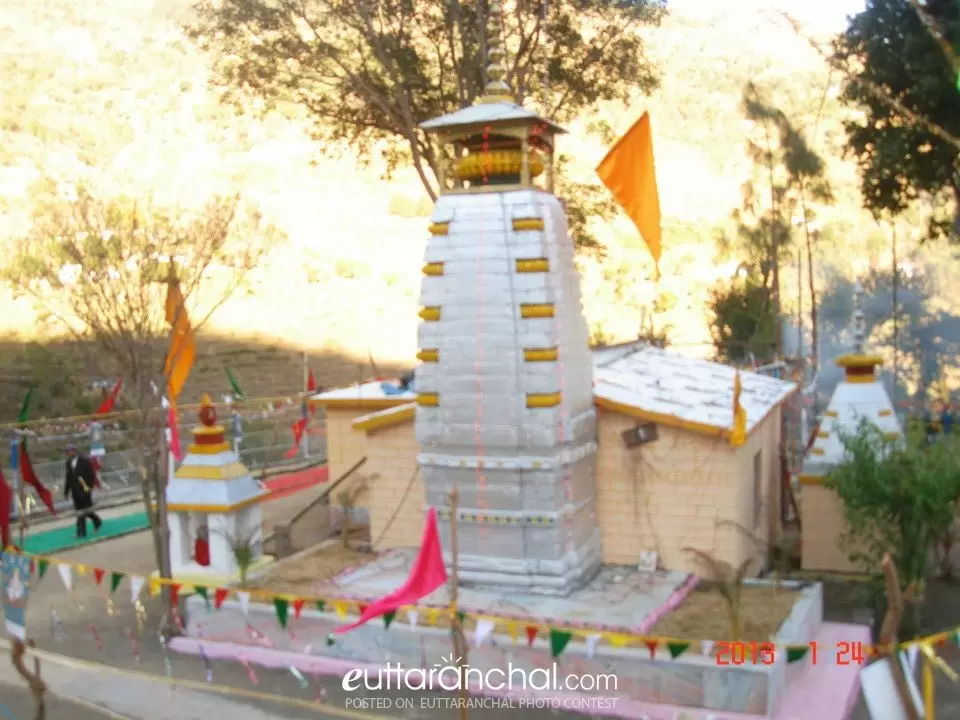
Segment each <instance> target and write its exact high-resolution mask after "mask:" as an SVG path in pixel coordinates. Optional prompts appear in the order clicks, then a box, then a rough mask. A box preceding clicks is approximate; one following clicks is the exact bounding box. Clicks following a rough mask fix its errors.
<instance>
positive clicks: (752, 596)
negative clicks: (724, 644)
mask: <svg viewBox="0 0 960 720" xmlns="http://www.w3.org/2000/svg"><path fill="white" fill-rule="evenodd" d="M742 593H743V594H742V596H741V600H740V602H741V605H740V622H741V624H742V627H741V632H740V639H742V640H744V641H747V642H751V641H756V642H765V641H767V640H769V639H770V636H771V635H774V634H776V632H777V628H779V627H780V625H781V623H783V621H784V619H785V618H786V617H787V615H789V614H790V610H791V609H792V608H793V604H794V603H795V602H796V601H797V599H798V598H799V596H800V593H798V592H796V591H793V590H785V589H782V588H781V589H780V590H773V589H772V588H767V587H762V588H751V587H745V588H743V590H742ZM652 633H653V634H655V635H660V636H664V637H676V638H700V639H702V640H714V641H716V640H730V639H731V638H732V635H731V629H730V615H729V611H728V606H727V603H726V601H725V600H724V599H723V596H722V595H721V594H720V592H719V591H718V590H716V589H714V588H707V587H703V588H697V590H695V591H694V592H692V593H691V594H690V595H689V596H688V597H687V599H686V600H684V602H683V604H682V605H680V607H678V608H677V609H676V610H674V611H673V612H671V613H670V614H669V615H667V616H666V617H665V618H664V619H663V620H661V621H660V622H658V623H657V624H656V625H655V626H654V628H653V631H652Z"/></svg>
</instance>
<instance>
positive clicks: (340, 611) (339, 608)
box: [333, 600, 347, 620]
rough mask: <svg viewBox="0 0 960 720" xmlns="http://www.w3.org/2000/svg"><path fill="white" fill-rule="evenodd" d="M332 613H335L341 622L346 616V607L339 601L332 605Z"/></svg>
mask: <svg viewBox="0 0 960 720" xmlns="http://www.w3.org/2000/svg"><path fill="white" fill-rule="evenodd" d="M333 609H334V612H336V613H337V617H338V618H340V619H341V620H342V619H343V618H345V617H346V616H347V605H346V603H343V602H341V601H339V600H337V601H336V602H335V603H334V604H333Z"/></svg>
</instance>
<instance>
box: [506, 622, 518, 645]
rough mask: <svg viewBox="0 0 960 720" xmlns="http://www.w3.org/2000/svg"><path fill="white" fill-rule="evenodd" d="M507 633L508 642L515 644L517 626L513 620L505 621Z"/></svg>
mask: <svg viewBox="0 0 960 720" xmlns="http://www.w3.org/2000/svg"><path fill="white" fill-rule="evenodd" d="M507 634H508V635H509V636H510V642H512V643H513V644H514V645H516V644H517V637H518V636H519V628H518V627H517V624H516V623H515V622H508V623H507Z"/></svg>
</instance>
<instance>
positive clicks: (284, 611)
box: [273, 597, 290, 629]
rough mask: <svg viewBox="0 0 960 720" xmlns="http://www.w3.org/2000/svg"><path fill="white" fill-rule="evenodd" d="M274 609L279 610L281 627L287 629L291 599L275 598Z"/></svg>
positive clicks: (278, 619)
mask: <svg viewBox="0 0 960 720" xmlns="http://www.w3.org/2000/svg"><path fill="white" fill-rule="evenodd" d="M273 609H274V610H276V611H277V621H278V622H279V623H280V627H282V628H283V629H286V627H287V616H288V613H289V610H290V601H289V600H287V599H286V598H279V597H278V598H274V599H273Z"/></svg>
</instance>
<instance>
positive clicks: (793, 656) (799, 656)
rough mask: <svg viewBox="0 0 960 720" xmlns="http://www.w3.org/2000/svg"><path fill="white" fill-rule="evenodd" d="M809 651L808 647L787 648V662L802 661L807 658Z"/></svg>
mask: <svg viewBox="0 0 960 720" xmlns="http://www.w3.org/2000/svg"><path fill="white" fill-rule="evenodd" d="M809 650H810V646H809V645H796V646H793V647H788V648H787V662H788V663H795V662H797V661H798V660H803V659H804V658H805V657H806V656H807V652H808V651H809Z"/></svg>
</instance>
